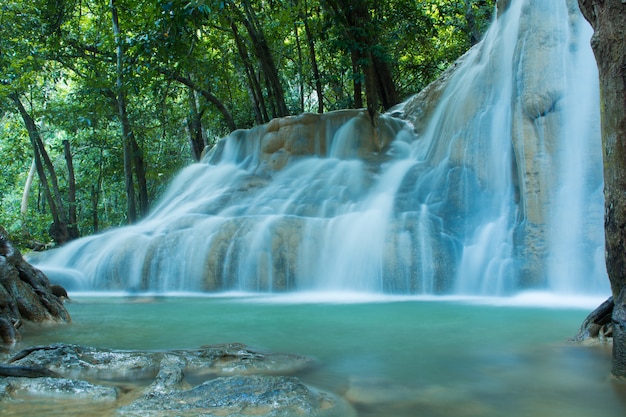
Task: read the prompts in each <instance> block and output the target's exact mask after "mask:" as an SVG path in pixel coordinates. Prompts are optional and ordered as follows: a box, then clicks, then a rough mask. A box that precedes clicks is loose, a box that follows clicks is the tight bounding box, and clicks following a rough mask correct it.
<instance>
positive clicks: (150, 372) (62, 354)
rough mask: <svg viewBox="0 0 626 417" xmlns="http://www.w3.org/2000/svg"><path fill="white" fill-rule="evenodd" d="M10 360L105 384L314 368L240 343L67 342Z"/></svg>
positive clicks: (310, 362) (308, 362) (297, 359)
mask: <svg viewBox="0 0 626 417" xmlns="http://www.w3.org/2000/svg"><path fill="white" fill-rule="evenodd" d="M10 362H11V363H12V364H14V365H19V366H27V367H45V368H48V369H50V370H52V371H54V372H56V373H58V374H59V375H61V376H66V377H82V378H97V379H104V380H137V379H149V378H154V377H155V376H157V375H158V374H159V372H160V371H162V369H163V368H164V366H171V364H172V363H174V362H175V363H177V364H179V365H180V367H181V369H184V371H185V373H187V374H190V375H198V376H222V375H250V374H282V375H288V374H292V373H294V372H297V371H301V370H303V369H306V368H309V367H311V366H313V365H314V363H315V361H314V360H313V359H311V358H309V357H306V356H301V355H294V354H286V353H261V352H258V351H255V350H253V349H250V348H248V347H247V346H245V345H243V344H241V343H229V344H221V345H207V346H202V347H201V348H199V349H191V350H172V351H166V352H155V351H125V350H111V349H101V348H94V347H86V346H78V345H71V344H54V345H49V346H36V347H32V348H28V349H25V350H23V351H21V352H19V353H18V354H16V355H15V356H14V357H13V358H12V359H11V360H10Z"/></svg>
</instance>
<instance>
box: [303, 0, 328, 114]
mask: <svg viewBox="0 0 626 417" xmlns="http://www.w3.org/2000/svg"><path fill="white" fill-rule="evenodd" d="M303 20H304V33H305V34H306V39H307V45H308V47H309V57H310V59H311V68H312V69H313V80H314V81H315V91H316V92H317V100H318V101H317V112H318V113H324V90H323V89H322V77H320V70H319V67H318V65H317V55H316V53H315V42H314V40H313V35H312V33H311V28H310V26H309V13H308V6H307V3H306V1H305V2H304V19H303Z"/></svg>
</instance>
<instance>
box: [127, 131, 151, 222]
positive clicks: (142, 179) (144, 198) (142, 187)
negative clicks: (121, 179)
mask: <svg viewBox="0 0 626 417" xmlns="http://www.w3.org/2000/svg"><path fill="white" fill-rule="evenodd" d="M130 146H131V149H132V153H133V167H134V168H135V176H136V177H137V188H138V190H139V213H141V217H145V216H146V215H147V214H148V212H149V211H150V200H149V199H148V184H147V182H146V167H145V163H144V161H143V152H142V151H141V149H140V148H139V145H138V144H137V141H136V140H135V135H133V134H131V136H130Z"/></svg>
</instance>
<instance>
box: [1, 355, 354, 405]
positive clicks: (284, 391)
mask: <svg viewBox="0 0 626 417" xmlns="http://www.w3.org/2000/svg"><path fill="white" fill-rule="evenodd" d="M314 365H315V361H313V360H312V359H311V358H308V357H306V356H300V355H293V354H284V353H265V352H260V351H257V350H253V349H250V348H248V347H247V346H245V345H242V344H239V343H230V344H223V345H209V346H203V347H201V348H198V349H191V350H170V351H125V350H111V349H98V348H93V347H85V346H78V345H69V344H55V345H49V346H36V347H32V348H28V349H25V350H22V351H21V352H19V353H17V354H16V355H14V356H13V357H12V358H10V359H8V360H7V363H6V364H3V365H0V375H4V376H5V377H4V378H2V377H0V402H3V403H4V405H3V408H4V407H5V406H6V405H9V406H11V405H13V406H14V405H15V403H16V402H21V403H23V404H25V405H28V399H35V401H41V399H50V401H57V402H59V403H60V404H64V405H66V404H73V403H76V402H83V403H85V405H84V407H86V408H85V410H86V412H87V411H89V408H88V407H92V406H94V404H95V406H97V404H102V403H110V404H111V408H114V409H115V410H116V412H117V413H118V414H119V415H123V416H197V415H219V416H243V415H255V416H266V417H278V416H295V415H298V416H320V417H333V416H337V417H350V416H353V415H355V412H354V410H353V409H352V407H351V406H350V405H349V403H348V402H347V401H345V400H343V399H341V398H339V397H337V396H335V395H333V394H329V393H325V392H321V391H318V390H316V389H314V388H312V387H309V386H307V385H305V384H303V383H302V382H301V381H300V380H299V379H298V378H296V377H294V376H293V374H294V373H297V372H301V371H305V370H307V369H308V368H311V367H313V366H314ZM88 381H89V382H88ZM122 392H123V393H124V395H123V400H121V397H122V395H121V393H122ZM87 403H93V404H90V405H87Z"/></svg>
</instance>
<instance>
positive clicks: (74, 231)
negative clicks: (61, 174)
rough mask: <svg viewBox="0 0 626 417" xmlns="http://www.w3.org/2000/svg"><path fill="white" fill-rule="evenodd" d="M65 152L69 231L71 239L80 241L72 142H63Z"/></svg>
mask: <svg viewBox="0 0 626 417" xmlns="http://www.w3.org/2000/svg"><path fill="white" fill-rule="evenodd" d="M63 151H64V155H65V163H66V164H67V180H68V195H67V200H68V201H67V203H68V218H67V222H68V225H67V231H68V233H69V237H70V239H78V238H79V237H80V232H79V230H78V219H77V216H76V177H75V175H74V162H73V160H72V152H71V150H70V142H69V141H68V140H64V141H63Z"/></svg>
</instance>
